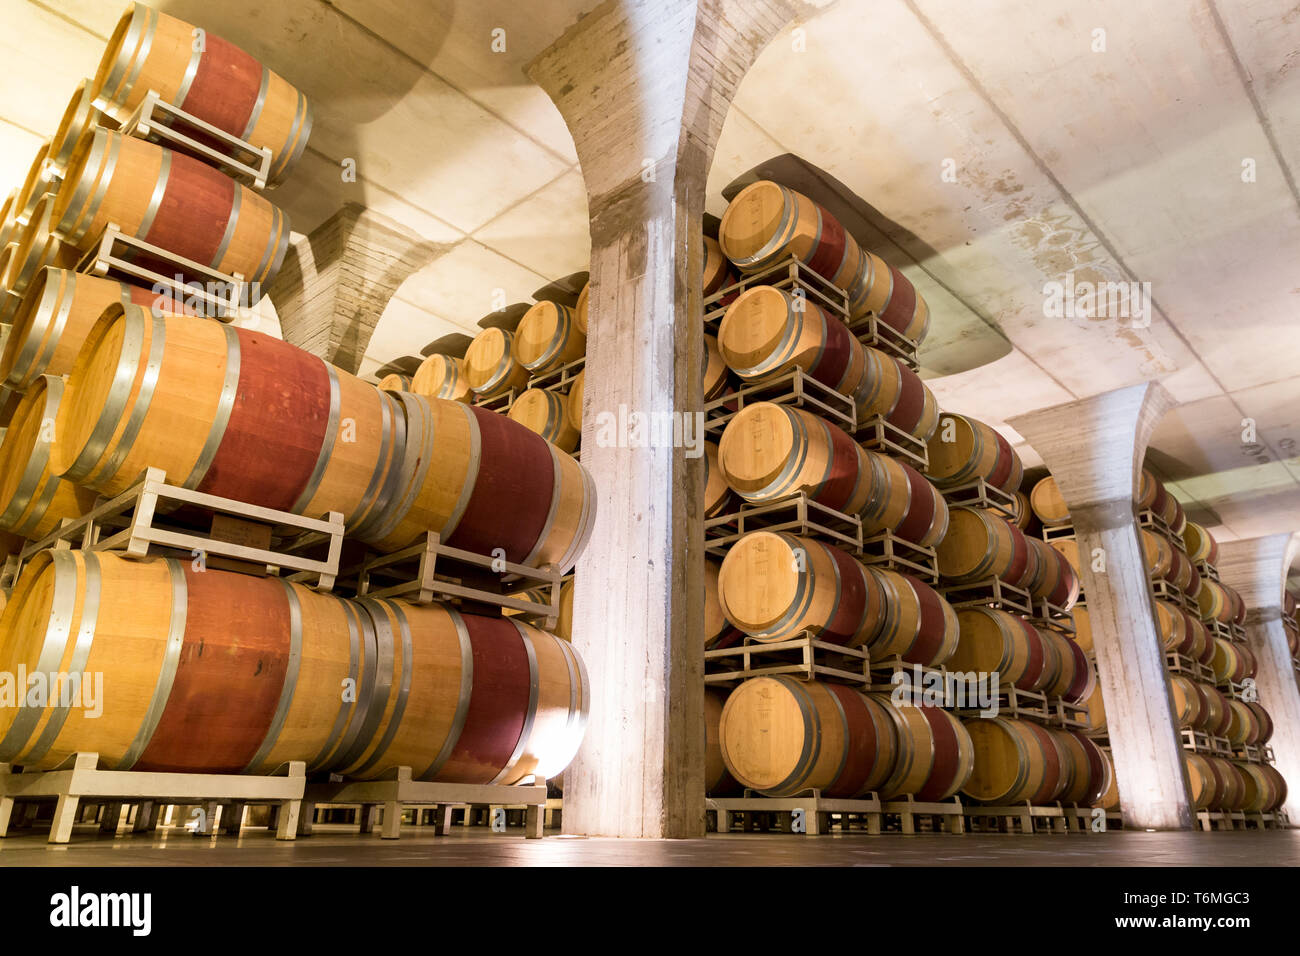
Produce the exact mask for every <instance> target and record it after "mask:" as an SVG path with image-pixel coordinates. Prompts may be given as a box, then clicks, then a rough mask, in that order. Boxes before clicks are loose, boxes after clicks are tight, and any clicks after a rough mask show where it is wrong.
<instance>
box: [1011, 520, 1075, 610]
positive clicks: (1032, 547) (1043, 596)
mask: <svg viewBox="0 0 1300 956" xmlns="http://www.w3.org/2000/svg"><path fill="white" fill-rule="evenodd" d="M1025 541H1026V542H1027V544H1028V547H1029V551H1030V553H1031V555H1033V556H1034V557H1036V559H1037V560H1036V561H1035V560H1034V558H1031V559H1030V561H1029V562H1028V569H1029V574H1028V577H1026V578H1022V581H1023V582H1024V584H1023V586H1024V587H1025V589H1026V590H1028V591H1029V593H1030V594H1031V595H1032V596H1033V597H1034V598H1035V599H1036V600H1040V601H1047V602H1048V603H1049V604H1052V605H1055V606H1056V607H1058V608H1061V609H1062V610H1065V611H1068V610H1070V609H1071V608H1072V607H1074V605H1075V602H1076V601H1078V600H1079V575H1078V573H1077V571H1076V569H1075V566H1074V564H1073V563H1072V562H1071V561H1070V558H1069V554H1068V552H1067V551H1066V550H1065V549H1064V546H1065V545H1069V544H1075V542H1074V541H1073V540H1071V539H1062V540H1058V541H1053V542H1051V543H1050V544H1049V543H1048V542H1046V541H1044V540H1043V539H1042V538H1038V537H1034V536H1032V535H1026V536H1025ZM1075 550H1076V552H1077V545H1076V548H1075ZM1076 560H1077V559H1076Z"/></svg>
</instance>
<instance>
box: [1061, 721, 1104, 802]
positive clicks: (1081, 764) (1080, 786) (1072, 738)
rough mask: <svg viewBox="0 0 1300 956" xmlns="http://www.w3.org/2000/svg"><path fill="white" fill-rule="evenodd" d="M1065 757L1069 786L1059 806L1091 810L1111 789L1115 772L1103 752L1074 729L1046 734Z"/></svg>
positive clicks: (1063, 793) (1062, 795)
mask: <svg viewBox="0 0 1300 956" xmlns="http://www.w3.org/2000/svg"><path fill="white" fill-rule="evenodd" d="M1048 732H1049V733H1050V734H1051V735H1052V736H1053V737H1054V738H1055V740H1056V742H1057V744H1059V745H1060V749H1061V751H1062V753H1063V754H1064V755H1065V761H1066V765H1067V767H1068V771H1067V773H1066V777H1067V778H1068V779H1069V781H1070V782H1069V784H1068V785H1067V786H1066V788H1065V789H1064V790H1062V791H1061V794H1060V800H1061V802H1062V803H1073V804H1077V805H1078V806H1082V807H1090V806H1093V805H1095V804H1096V803H1097V802H1098V801H1100V800H1101V799H1102V798H1103V797H1104V796H1105V795H1106V793H1107V792H1108V791H1109V790H1110V789H1111V787H1113V786H1114V779H1115V772H1114V769H1113V768H1112V767H1111V765H1110V758H1109V757H1107V756H1106V752H1105V751H1104V750H1102V749H1101V748H1100V747H1098V746H1097V745H1096V744H1095V743H1093V741H1091V740H1089V739H1088V738H1087V737H1085V736H1083V735H1082V734H1079V733H1075V732H1074V731H1073V730H1050V731H1048Z"/></svg>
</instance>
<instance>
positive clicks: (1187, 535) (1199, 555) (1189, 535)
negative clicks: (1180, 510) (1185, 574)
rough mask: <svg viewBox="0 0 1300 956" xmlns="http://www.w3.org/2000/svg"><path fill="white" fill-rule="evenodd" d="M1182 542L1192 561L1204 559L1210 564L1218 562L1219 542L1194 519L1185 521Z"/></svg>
mask: <svg viewBox="0 0 1300 956" xmlns="http://www.w3.org/2000/svg"><path fill="white" fill-rule="evenodd" d="M1183 544H1184V545H1186V547H1187V556H1188V557H1189V558H1191V559H1192V560H1193V561H1204V562H1205V563H1206V564H1209V565H1211V566H1213V565H1215V564H1218V562H1219V542H1217V541H1215V540H1214V535H1212V534H1210V532H1208V531H1207V530H1205V528H1204V526H1202V525H1199V524H1197V523H1196V522H1195V521H1189V522H1187V527H1186V528H1184V529H1183Z"/></svg>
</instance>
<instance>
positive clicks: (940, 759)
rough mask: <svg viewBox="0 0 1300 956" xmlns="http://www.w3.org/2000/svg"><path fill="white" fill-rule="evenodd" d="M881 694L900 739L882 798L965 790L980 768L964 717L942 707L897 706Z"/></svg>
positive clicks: (927, 797)
mask: <svg viewBox="0 0 1300 956" xmlns="http://www.w3.org/2000/svg"><path fill="white" fill-rule="evenodd" d="M870 696H875V695H870ZM879 699H880V701H881V703H882V705H883V706H884V707H886V708H887V710H888V712H889V715H890V716H891V717H892V718H893V720H894V726H895V730H896V733H897V739H898V752H897V758H896V760H895V762H894V767H893V772H892V773H890V774H889V777H888V779H886V780H885V781H884V782H883V783H882V784H880V786H879V788H878V790H877V793H878V795H879V796H880V798H881V799H882V800H889V799H892V798H894V797H901V796H906V795H910V796H913V797H915V798H916V799H917V800H921V801H937V800H947V799H948V798H949V797H951V796H952V795H953V794H955V793H957V791H959V790H961V789H962V788H963V787H964V786H965V785H966V782H967V781H968V780H969V779H970V777H971V773H972V772H973V771H974V768H975V751H974V748H973V747H972V746H971V735H970V733H969V732H968V731H967V729H966V727H965V726H963V725H962V722H961V721H959V720H958V719H957V718H956V717H954V716H953V715H952V714H950V713H948V712H947V711H945V710H940V709H939V708H937V707H913V706H893V705H892V704H891V703H889V700H890V699H889V697H888V696H886V695H883V694H881V695H879Z"/></svg>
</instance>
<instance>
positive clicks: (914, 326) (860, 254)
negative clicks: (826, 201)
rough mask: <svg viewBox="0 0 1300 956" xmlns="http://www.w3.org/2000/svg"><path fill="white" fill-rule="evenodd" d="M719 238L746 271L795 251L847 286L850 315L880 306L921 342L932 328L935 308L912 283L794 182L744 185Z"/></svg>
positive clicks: (880, 312)
mask: <svg viewBox="0 0 1300 956" xmlns="http://www.w3.org/2000/svg"><path fill="white" fill-rule="evenodd" d="M718 242H719V244H720V245H721V247H722V251H723V252H724V253H725V254H726V256H727V258H728V259H730V260H731V261H732V262H733V263H734V264H735V265H736V266H737V268H739V269H740V270H741V271H742V272H747V273H753V272H760V271H762V270H763V269H765V268H767V267H768V266H771V265H774V264H775V263H777V262H780V261H781V260H783V259H786V258H788V257H789V256H794V257H795V258H797V259H799V260H800V261H801V262H803V263H804V264H805V265H807V266H808V267H809V268H810V269H811V270H812V271H813V272H816V273H817V274H818V275H820V276H822V277H823V278H825V279H827V280H829V281H830V282H832V283H834V284H835V285H837V286H839V287H840V288H841V289H843V290H844V291H845V292H847V293H848V296H849V314H850V316H851V317H852V318H854V319H859V318H862V317H863V316H865V315H866V314H867V313H868V312H874V313H875V314H876V315H877V316H878V317H879V318H880V320H881V321H882V322H884V324H886V325H888V326H890V327H891V328H893V329H894V330H896V331H897V332H899V333H900V334H901V335H902V336H903V337H904V338H905V339H907V340H908V341H909V342H913V343H916V344H919V343H920V342H921V341H922V340H923V339H924V338H925V336H926V333H927V332H928V331H929V328H930V310H929V307H928V306H927V305H926V302H925V299H923V298H922V297H921V295H920V294H919V293H918V292H917V291H916V288H915V287H914V286H913V285H912V283H911V282H910V281H908V279H907V278H906V277H905V276H904V275H903V274H902V273H901V272H899V271H898V270H897V269H895V268H894V267H892V266H890V265H889V264H888V263H887V262H885V260H883V259H881V258H880V257H879V256H876V255H872V254H871V253H869V252H865V251H864V250H863V249H862V248H861V247H860V246H859V245H858V243H857V240H855V239H854V238H853V237H852V236H851V235H849V234H848V233H847V232H846V231H845V229H844V227H843V226H842V225H841V224H840V222H839V220H837V219H836V218H835V217H834V216H832V215H831V214H830V213H829V212H827V211H826V210H825V209H823V208H822V207H821V206H819V205H818V204H817V203H815V202H813V201H812V200H811V199H809V198H808V197H807V196H804V195H802V194H800V193H797V192H795V191H794V190H793V189H788V188H787V187H785V186H781V185H778V184H777V183H774V182H771V181H769V180H761V181H759V182H756V183H753V184H751V185H749V186H746V187H745V188H744V189H742V190H741V191H740V192H739V193H737V194H736V196H735V198H734V199H732V201H731V204H730V205H728V206H727V210H726V212H725V213H723V216H722V222H721V224H720V225H719V227H718Z"/></svg>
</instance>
